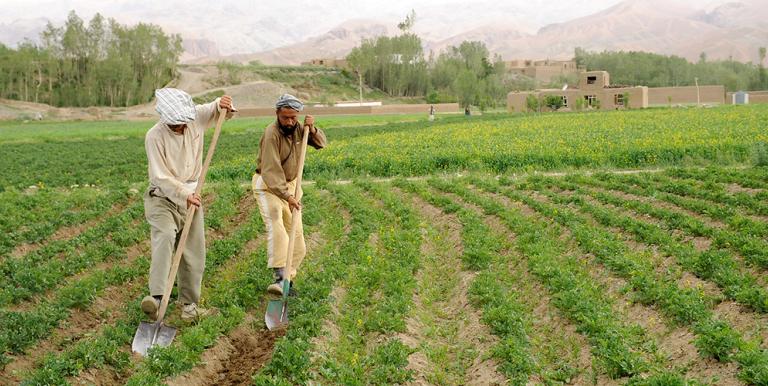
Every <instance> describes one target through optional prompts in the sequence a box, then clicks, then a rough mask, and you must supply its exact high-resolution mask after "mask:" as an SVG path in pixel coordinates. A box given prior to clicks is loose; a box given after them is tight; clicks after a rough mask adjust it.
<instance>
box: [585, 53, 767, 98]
mask: <svg viewBox="0 0 768 386" xmlns="http://www.w3.org/2000/svg"><path fill="white" fill-rule="evenodd" d="M758 54H759V58H760V62H759V63H757V64H754V63H741V62H737V61H734V60H732V59H730V60H708V59H707V55H706V54H705V53H702V54H701V55H700V57H699V60H698V61H697V62H696V63H691V62H689V61H688V60H686V59H685V58H681V57H679V56H674V55H671V56H667V55H659V54H652V53H648V52H635V51H630V52H624V51H619V52H610V51H604V52H589V51H586V50H584V49H581V48H577V49H576V51H575V58H576V63H577V65H579V66H583V67H585V68H586V69H587V70H604V71H608V72H609V73H610V74H611V83H614V84H625V85H642V86H648V87H670V86H693V85H694V84H695V82H696V79H697V78H698V81H699V84H701V85H723V86H725V88H726V90H728V91H739V90H750V91H751V90H766V89H768V73H767V72H766V69H765V66H764V64H763V62H764V61H765V56H766V49H765V48H764V47H761V48H759V49H758Z"/></svg>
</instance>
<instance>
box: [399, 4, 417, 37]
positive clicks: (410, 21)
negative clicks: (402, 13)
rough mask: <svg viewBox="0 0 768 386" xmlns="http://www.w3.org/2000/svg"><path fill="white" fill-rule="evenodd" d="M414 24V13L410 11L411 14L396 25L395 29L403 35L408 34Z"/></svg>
mask: <svg viewBox="0 0 768 386" xmlns="http://www.w3.org/2000/svg"><path fill="white" fill-rule="evenodd" d="M414 24H416V11H414V10H413V9H411V13H409V14H408V15H407V16H406V17H405V20H403V21H401V22H400V23H397V28H398V29H400V31H402V32H403V33H408V32H409V31H410V30H411V28H413V25H414Z"/></svg>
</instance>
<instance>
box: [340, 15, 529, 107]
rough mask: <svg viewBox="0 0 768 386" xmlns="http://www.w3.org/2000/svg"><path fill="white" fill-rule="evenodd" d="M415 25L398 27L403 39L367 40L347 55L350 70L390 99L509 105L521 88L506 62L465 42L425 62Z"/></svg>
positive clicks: (408, 20)
mask: <svg viewBox="0 0 768 386" xmlns="http://www.w3.org/2000/svg"><path fill="white" fill-rule="evenodd" d="M415 20H416V14H415V13H413V12H411V14H410V15H408V17H406V19H405V21H404V22H402V23H400V24H398V27H399V28H400V30H401V32H402V33H401V34H400V35H398V36H393V37H389V36H380V37H377V38H372V39H364V40H363V41H362V43H361V44H360V46H358V47H355V48H354V49H352V51H351V52H350V53H349V55H347V63H348V65H349V68H351V69H352V71H353V72H355V73H356V74H357V75H358V76H359V77H361V78H362V79H361V80H363V81H364V82H365V83H366V84H367V85H368V86H370V87H373V88H377V89H380V90H382V91H384V92H385V93H387V94H389V95H390V96H395V97H403V96H406V97H407V96H416V97H425V98H426V100H427V102H428V103H438V102H455V101H458V102H459V103H460V104H461V105H462V107H466V106H469V105H476V106H480V107H481V108H485V107H495V106H497V105H503V104H504V100H505V98H506V94H507V92H508V91H509V90H511V89H513V88H515V87H516V86H517V87H518V88H519V85H518V83H517V82H519V80H518V79H517V78H516V77H514V76H511V75H510V74H507V73H506V71H505V69H504V63H503V62H502V60H501V57H500V56H494V57H491V55H490V52H489V51H488V48H487V47H486V46H485V43H483V42H479V41H464V42H462V43H461V44H460V45H459V46H452V47H449V48H448V49H447V50H445V51H443V52H441V53H440V54H439V55H438V56H437V57H435V55H434V53H430V54H429V57H425V53H424V49H423V48H422V47H423V44H422V40H421V38H420V37H419V36H418V35H416V34H414V33H412V32H410V29H411V27H413V24H414V23H415ZM525 88H528V86H526V87H525Z"/></svg>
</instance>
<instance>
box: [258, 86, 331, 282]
mask: <svg viewBox="0 0 768 386" xmlns="http://www.w3.org/2000/svg"><path fill="white" fill-rule="evenodd" d="M303 109H304V104H303V103H301V101H300V100H298V99H297V98H296V97H294V96H293V95H290V94H284V95H283V96H281V97H280V99H278V100H277V103H275V116H276V118H277V119H276V120H275V122H273V123H272V124H270V125H269V126H267V128H266V129H265V130H264V135H263V136H262V137H261V142H260V143H259V158H258V160H257V168H256V174H254V176H253V180H252V184H253V193H254V195H255V196H256V201H257V202H258V204H259V210H260V211H261V217H262V218H263V219H264V225H265V226H266V228H267V257H268V258H269V260H268V262H267V266H268V267H269V268H272V274H273V276H274V279H275V281H274V283H272V284H270V285H269V287H267V292H269V293H271V294H273V295H282V294H283V286H282V281H283V279H286V278H287V279H290V283H291V287H290V293H289V295H290V296H295V295H296V290H295V289H294V288H293V278H294V276H296V271H297V270H298V268H299V266H300V265H301V262H302V260H303V259H304V255H305V254H306V251H307V248H306V245H305V243H304V231H303V229H302V224H301V221H296V222H294V221H293V219H292V214H291V210H292V209H294V208H296V209H301V189H299V196H298V197H294V196H293V194H294V191H295V189H296V177H297V176H298V174H299V170H298V168H299V156H300V154H301V150H302V148H301V147H302V139H303V138H304V130H309V143H308V144H309V146H312V147H314V148H315V149H322V148H324V147H325V145H326V142H327V141H326V139H325V134H324V133H323V131H322V130H320V129H319V128H317V127H315V118H314V117H312V116H311V115H306V116H305V117H304V124H303V125H302V124H300V123H299V112H301V110H303ZM291 227H296V242H295V244H294V250H293V255H292V256H290V258H291V259H292V260H291V272H285V266H286V262H287V259H288V258H289V256H287V255H288V232H289V231H290V230H291Z"/></svg>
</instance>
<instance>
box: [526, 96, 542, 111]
mask: <svg viewBox="0 0 768 386" xmlns="http://www.w3.org/2000/svg"><path fill="white" fill-rule="evenodd" d="M525 106H526V107H527V108H528V111H530V112H537V111H539V98H537V97H536V96H535V95H533V94H528V96H527V97H526V98H525Z"/></svg>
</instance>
